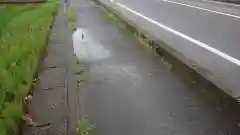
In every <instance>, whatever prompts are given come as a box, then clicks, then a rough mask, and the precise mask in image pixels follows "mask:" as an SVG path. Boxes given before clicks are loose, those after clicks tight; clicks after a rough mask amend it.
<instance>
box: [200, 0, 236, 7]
mask: <svg viewBox="0 0 240 135" xmlns="http://www.w3.org/2000/svg"><path fill="white" fill-rule="evenodd" d="M202 1H205V2H210V3H216V4H222V5H228V6H235V7H240V5H237V4H232V3H225V2H220V1H212V0H202Z"/></svg>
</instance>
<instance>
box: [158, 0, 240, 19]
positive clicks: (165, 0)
mask: <svg viewBox="0 0 240 135" xmlns="http://www.w3.org/2000/svg"><path fill="white" fill-rule="evenodd" d="M160 1H162V2H168V3H173V4H177V5H182V6H186V7H191V8H195V9H199V10H204V11H208V12H212V13H216V14H220V15H225V16H229V17H234V18H238V19H240V16H237V15H233V14H228V13H223V12H219V11H214V10H210V9H206V8H201V7H197V6H192V5H188V4H184V3H179V2H175V1H171V0H160Z"/></svg>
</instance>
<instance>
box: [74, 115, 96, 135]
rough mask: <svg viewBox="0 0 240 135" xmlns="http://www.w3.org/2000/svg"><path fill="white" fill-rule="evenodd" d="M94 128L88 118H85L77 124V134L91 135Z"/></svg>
mask: <svg viewBox="0 0 240 135" xmlns="http://www.w3.org/2000/svg"><path fill="white" fill-rule="evenodd" d="M94 128H95V125H92V124H91V123H90V121H89V120H88V119H87V118H86V117H83V118H82V119H80V120H79V121H78V122H77V128H76V133H77V135H91V132H92V130H93V129H94Z"/></svg>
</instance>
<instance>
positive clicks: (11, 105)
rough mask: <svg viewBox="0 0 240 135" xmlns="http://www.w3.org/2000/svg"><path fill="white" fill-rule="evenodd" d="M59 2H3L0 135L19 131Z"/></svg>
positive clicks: (1, 13)
mask: <svg viewBox="0 0 240 135" xmlns="http://www.w3.org/2000/svg"><path fill="white" fill-rule="evenodd" d="M58 3H59V2H58V1H56V0H50V1H48V2H46V3H38V4H37V3H35V4H20V5H17V4H16V5H14V4H10V5H7V4H3V5H0V16H1V17H0V80H1V81H0V134H1V135H8V134H11V133H12V132H13V131H16V127H17V125H18V122H19V120H20V118H21V116H22V113H23V108H22V107H23V104H22V100H23V98H24V97H25V95H26V94H27V93H28V92H29V89H30V88H31V86H32V82H33V78H34V74H35V73H36V70H37V67H38V63H39V60H40V58H41V55H42V53H43V51H44V49H45V46H46V43H47V39H48V35H49V32H50V29H51V24H52V21H53V19H54V16H55V13H56V10H57V7H58Z"/></svg>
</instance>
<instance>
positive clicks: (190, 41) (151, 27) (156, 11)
mask: <svg viewBox="0 0 240 135" xmlns="http://www.w3.org/2000/svg"><path fill="white" fill-rule="evenodd" d="M100 1H101V2H102V3H104V4H106V5H108V6H110V7H112V8H113V9H114V10H116V11H118V12H119V13H120V14H122V15H123V17H125V18H126V19H127V20H131V21H132V22H134V23H135V24H136V25H137V26H139V27H140V28H141V29H143V30H144V31H145V32H146V33H147V34H148V35H153V36H154V37H156V38H157V39H158V40H161V41H163V42H164V43H166V44H167V45H168V47H170V48H172V49H173V50H175V51H176V52H177V53H179V55H180V56H183V57H184V58H179V59H180V60H182V59H183V60H182V61H184V62H185V63H186V64H187V65H189V66H190V67H193V68H194V69H195V70H197V72H199V73H201V74H202V75H203V76H204V77H206V78H207V79H208V80H211V81H212V82H213V83H214V84H216V85H217V86H218V87H220V88H221V89H223V90H224V91H225V92H227V93H228V94H230V95H232V96H233V97H235V98H238V97H240V91H239V88H240V83H239V81H238V80H239V79H240V53H239V50H240V45H239V42H240V39H239V35H240V27H239V26H240V7H238V6H228V5H219V4H215V3H209V2H202V1H201V2H199V1H198V2H196V0H195V1H194V0H148V1H146V0H114V2H109V1H108V0H100ZM176 57H179V56H176ZM202 70H204V72H203V71H202Z"/></svg>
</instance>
